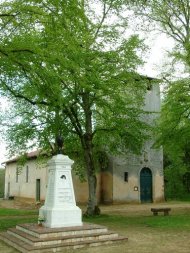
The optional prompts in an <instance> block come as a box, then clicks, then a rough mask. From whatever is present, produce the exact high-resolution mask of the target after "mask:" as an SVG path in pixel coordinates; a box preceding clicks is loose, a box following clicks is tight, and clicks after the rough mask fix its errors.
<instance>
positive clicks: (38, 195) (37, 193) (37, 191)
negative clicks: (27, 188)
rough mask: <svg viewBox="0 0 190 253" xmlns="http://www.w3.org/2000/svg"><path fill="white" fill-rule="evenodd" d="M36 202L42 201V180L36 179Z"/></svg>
mask: <svg viewBox="0 0 190 253" xmlns="http://www.w3.org/2000/svg"><path fill="white" fill-rule="evenodd" d="M36 201H40V179H36Z"/></svg>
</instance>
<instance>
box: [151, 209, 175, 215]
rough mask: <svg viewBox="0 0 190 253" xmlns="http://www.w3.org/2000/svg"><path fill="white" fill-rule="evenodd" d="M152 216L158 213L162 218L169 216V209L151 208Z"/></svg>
mask: <svg viewBox="0 0 190 253" xmlns="http://www.w3.org/2000/svg"><path fill="white" fill-rule="evenodd" d="M151 211H152V212H153V215H154V216H157V215H158V213H159V212H163V213H164V216H166V215H169V212H170V211H171V208H151Z"/></svg>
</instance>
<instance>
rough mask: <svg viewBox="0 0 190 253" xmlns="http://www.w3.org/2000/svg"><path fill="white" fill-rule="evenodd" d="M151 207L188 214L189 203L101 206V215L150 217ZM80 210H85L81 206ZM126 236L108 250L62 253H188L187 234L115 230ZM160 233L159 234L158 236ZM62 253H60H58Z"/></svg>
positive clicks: (4, 251) (3, 248)
mask: <svg viewBox="0 0 190 253" xmlns="http://www.w3.org/2000/svg"><path fill="white" fill-rule="evenodd" d="M0 207H7V208H22V209H34V208H38V207H37V206H36V205H35V204H31V203H22V202H19V201H5V200H0ZM152 207H170V208H171V209H172V211H171V215H172V214H177V213H181V214H183V213H184V214H185V213H187V212H188V213H189V212H190V203H181V202H169V203H159V204H125V205H124V204H122V205H119V204H118V205H112V206H101V211H102V213H109V214H122V215H126V216H128V215H129V216H135V215H136V216H139V215H142V216H150V215H151V212H150V208H152ZM82 209H85V207H84V206H82ZM115 231H116V232H119V233H122V235H125V236H127V237H128V238H129V239H128V242H126V243H122V244H118V245H117V244H116V245H111V246H101V247H94V248H93V247H92V248H86V249H77V250H75V251H73V250H70V251H64V253H76V252H77V253H99V252H102V253H117V252H119V253H190V232H187V231H184V232H183V231H177V232H176V230H175V231H172V230H169V231H165V230H162V229H160V230H154V229H152V228H151V227H147V228H145V227H139V228H138V229H137V228H133V227H130V228H128V229H124V230H122V229H121V230H120V229H119V230H115ZM158 231H159V232H158ZM16 252H18V251H16V250H15V249H13V248H11V247H9V246H7V245H5V244H4V243H2V242H0V253H16ZM60 253H61V252H60Z"/></svg>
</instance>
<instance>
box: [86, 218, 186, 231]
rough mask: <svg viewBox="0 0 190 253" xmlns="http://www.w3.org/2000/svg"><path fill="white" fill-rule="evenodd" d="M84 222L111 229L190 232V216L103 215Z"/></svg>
mask: <svg viewBox="0 0 190 253" xmlns="http://www.w3.org/2000/svg"><path fill="white" fill-rule="evenodd" d="M84 221H86V222H91V223H97V224H102V225H105V226H110V227H111V228H114V227H115V228H118V229H119V228H127V227H152V228H161V229H176V230H179V229H182V230H184V229H185V230H190V214H189V215H170V216H161V215H160V216H135V217H134V216H133V217H128V216H119V215H118V216H117V215H101V216H99V217H98V216H97V217H93V218H92V217H91V218H84Z"/></svg>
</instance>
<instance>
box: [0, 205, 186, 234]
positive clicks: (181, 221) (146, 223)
mask: <svg viewBox="0 0 190 253" xmlns="http://www.w3.org/2000/svg"><path fill="white" fill-rule="evenodd" d="M23 215H25V216H28V217H23ZM30 215H36V217H30ZM3 216H6V217H3ZM15 216H16V217H15ZM37 216H38V210H17V209H0V230H1V231H2V230H6V229H7V228H10V227H15V226H16V225H17V224H22V223H37ZM83 221H84V222H88V223H95V224H100V225H105V226H107V227H109V228H110V229H113V230H114V229H117V230H125V229H128V228H137V229H138V228H148V227H149V228H152V229H155V230H157V229H161V230H165V231H167V230H168V231H169V230H173V231H180V230H183V231H188V232H189V231H190V214H185V215H183V214H179V215H169V216H163V215H159V216H153V215H151V216H122V215H108V214H103V215H100V216H96V217H90V218H83Z"/></svg>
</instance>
